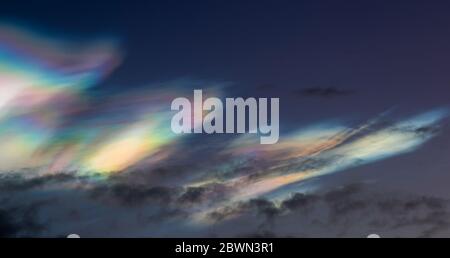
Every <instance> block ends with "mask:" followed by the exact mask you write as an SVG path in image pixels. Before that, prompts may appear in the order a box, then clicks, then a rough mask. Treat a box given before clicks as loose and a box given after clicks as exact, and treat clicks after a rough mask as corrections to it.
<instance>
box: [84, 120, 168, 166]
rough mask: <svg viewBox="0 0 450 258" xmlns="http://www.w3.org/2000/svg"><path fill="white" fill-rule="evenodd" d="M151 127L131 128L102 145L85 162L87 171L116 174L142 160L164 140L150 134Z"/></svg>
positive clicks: (139, 126)
mask: <svg viewBox="0 0 450 258" xmlns="http://www.w3.org/2000/svg"><path fill="white" fill-rule="evenodd" d="M151 131H152V127H150V126H145V125H138V126H133V127H132V128H130V129H128V130H125V132H124V133H121V134H119V135H117V136H115V137H114V138H113V139H112V140H111V141H109V142H107V143H105V144H104V145H102V146H101V147H100V148H99V149H98V150H97V151H96V152H94V154H93V155H92V156H90V157H89V158H88V160H87V162H86V166H87V169H88V170H92V171H95V172H101V173H106V172H116V171H120V170H123V169H125V168H127V167H129V166H131V165H133V164H135V163H137V162H138V161H140V160H142V159H143V158H145V157H146V156H148V155H149V154H151V153H152V152H153V151H155V150H157V149H158V147H159V146H161V144H163V143H164V139H162V138H160V137H158V136H157V135H152V134H151Z"/></svg>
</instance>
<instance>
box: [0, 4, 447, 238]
mask: <svg viewBox="0 0 450 258" xmlns="http://www.w3.org/2000/svg"><path fill="white" fill-rule="evenodd" d="M449 11H450V4H448V3H446V2H445V1H345V3H343V2H337V1H322V0H320V1H265V0H263V1H200V0H194V1H170V0H169V1H146V2H144V1H108V2H105V1H66V2H64V3H62V2H60V1H39V2H28V3H26V4H24V3H21V2H20V1H9V2H8V1H7V2H5V3H2V8H0V140H1V144H0V203H1V205H0V236H2V237H65V236H67V235H69V234H73V233H75V234H79V235H80V236H82V237H366V236H367V235H369V234H373V233H376V234H379V235H381V236H383V237H439V236H446V237H449V236H450V219H449V218H450V202H449V200H450V190H449V188H448V183H449V182H450V175H449V172H450V162H449V161H448V155H449V154H450V128H449V118H448V117H449V115H450V113H449V112H450V86H449V85H448V84H449V83H450V77H449V76H448V72H447V70H446V68H447V67H450V64H449V62H450V61H449V60H450V47H449V46H450V33H449V32H450V26H449V25H450V17H448V13H449ZM194 89H202V90H203V92H204V94H205V96H207V97H209V96H212V97H218V98H221V99H223V98H226V97H244V98H248V97H255V98H279V99H280V139H279V141H278V143H276V144H272V145H261V144H260V143H259V136H258V135H254V134H175V133H173V132H172V131H171V128H170V123H171V118H172V116H173V115H174V111H172V110H171V108H170V106H171V102H172V100H173V99H175V98H177V97H186V98H189V99H191V98H192V96H193V90H194Z"/></svg>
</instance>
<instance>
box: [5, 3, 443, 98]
mask: <svg viewBox="0 0 450 258" xmlns="http://www.w3.org/2000/svg"><path fill="white" fill-rule="evenodd" d="M10 2H11V3H2V8H1V10H0V17H3V18H4V19H5V20H6V21H8V20H12V21H19V22H22V23H25V24H28V25H32V26H36V27H37V28H41V29H43V30H46V31H48V32H50V33H53V34H57V35H65V36H72V37H88V36H94V37H95V36H99V35H111V36H115V37H118V38H119V39H120V40H121V41H122V43H123V47H124V49H125V51H126V53H127V55H126V60H125V62H124V64H123V65H122V66H121V67H120V69H119V70H117V71H116V73H115V74H113V76H112V77H111V78H110V79H109V80H108V81H107V83H108V84H109V86H108V87H124V86H123V85H126V87H132V85H133V87H134V86H137V85H140V84H144V83H147V82H149V81H159V80H169V79H174V78H180V77H189V78H199V79H211V80H226V81H233V82H236V83H240V84H242V85H245V87H258V86H260V85H266V84H268V85H277V86H278V90H280V89H285V88H286V89H287V88H302V87H344V88H361V87H362V88H374V87H380V85H383V86H382V87H391V88H392V87H394V88H395V89H398V90H399V91H400V90H401V91H402V92H403V89H404V88H405V87H406V88H411V87H412V88H416V87H424V85H429V84H434V85H436V86H438V85H440V86H442V85H444V84H448V83H449V81H450V80H449V78H448V76H447V71H445V69H443V67H449V65H448V62H449V61H448V60H450V59H449V55H450V53H448V45H449V44H450V36H449V35H450V33H449V32H450V31H449V30H450V28H449V26H448V24H449V22H450V18H449V16H448V13H449V11H450V6H449V4H447V3H445V1H441V2H437V1H434V2H433V3H432V4H430V3H429V2H428V1H345V2H342V1H339V2H337V1H120V2H119V1H107V2H105V1H89V2H88V3H86V2H84V1H76V2H69V3H66V1H64V2H61V1H36V2H34V1H33V2H32V3H29V2H28V1H27V2H26V3H25V2H20V1H10ZM394 2H395V3H394ZM406 3H407V4H406ZM119 85H121V86H119Z"/></svg>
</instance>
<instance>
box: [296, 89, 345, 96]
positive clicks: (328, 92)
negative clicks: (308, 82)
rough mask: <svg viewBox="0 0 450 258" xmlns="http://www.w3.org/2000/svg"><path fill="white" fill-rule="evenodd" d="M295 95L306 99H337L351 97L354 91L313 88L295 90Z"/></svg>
mask: <svg viewBox="0 0 450 258" xmlns="http://www.w3.org/2000/svg"><path fill="white" fill-rule="evenodd" d="M294 93H295V94H298V95H300V96H305V97H336V96H345V95H350V94H353V93H354V91H353V90H347V89H340V88H336V87H311V88H304V89H298V90H295V91H294Z"/></svg>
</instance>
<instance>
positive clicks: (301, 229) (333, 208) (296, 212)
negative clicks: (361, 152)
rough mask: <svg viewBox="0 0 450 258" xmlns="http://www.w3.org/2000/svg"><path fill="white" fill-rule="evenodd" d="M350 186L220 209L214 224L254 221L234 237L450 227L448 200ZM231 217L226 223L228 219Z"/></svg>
mask: <svg viewBox="0 0 450 258" xmlns="http://www.w3.org/2000/svg"><path fill="white" fill-rule="evenodd" d="M365 188H366V187H365V185H362V184H361V185H360V184H351V185H347V186H345V187H342V188H338V189H334V190H331V191H329V192H324V193H321V194H304V193H296V194H293V195H292V196H291V197H290V198H288V199H286V200H284V201H282V202H281V203H280V204H278V205H276V204H275V203H273V202H271V201H267V200H251V201H249V202H245V203H240V204H238V205H235V206H232V207H226V208H223V209H220V210H216V211H214V212H212V213H211V214H210V218H211V219H213V220H214V221H215V222H216V223H223V224H225V225H226V224H228V223H236V224H240V223H241V221H250V223H248V222H247V223H246V224H245V225H244V226H242V227H241V228H240V230H241V231H244V232H245V233H242V232H231V233H230V232H229V233H230V234H231V235H233V234H234V235H236V236H242V235H247V236H264V235H274V236H293V237H306V236H310V237H364V236H366V235H368V234H370V233H379V234H381V235H384V236H385V237H400V236H406V237H435V236H441V235H446V234H447V233H448V229H449V225H450V211H449V204H450V203H449V201H448V200H446V199H440V198H435V197H429V196H417V195H407V194H402V193H380V192H377V191H372V190H367V189H365ZM227 220H228V221H227Z"/></svg>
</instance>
